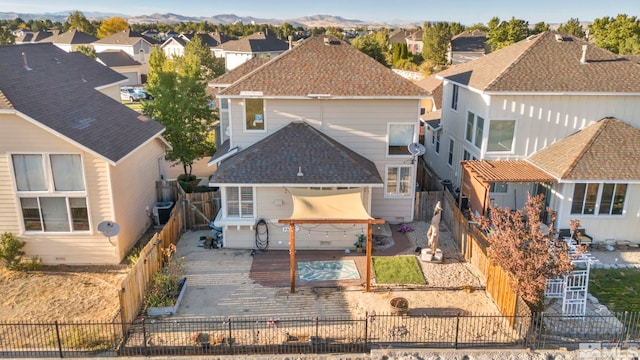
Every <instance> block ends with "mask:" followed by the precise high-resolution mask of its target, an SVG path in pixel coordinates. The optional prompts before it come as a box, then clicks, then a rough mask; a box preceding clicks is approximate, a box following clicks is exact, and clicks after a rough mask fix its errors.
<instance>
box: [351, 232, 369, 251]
mask: <svg viewBox="0 0 640 360" xmlns="http://www.w3.org/2000/svg"><path fill="white" fill-rule="evenodd" d="M366 241H367V236H366V235H365V234H358V235H356V242H355V243H353V245H354V246H355V247H356V251H357V252H362V249H363V248H364V244H365V242H366Z"/></svg>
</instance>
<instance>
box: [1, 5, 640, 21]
mask: <svg viewBox="0 0 640 360" xmlns="http://www.w3.org/2000/svg"><path fill="white" fill-rule="evenodd" d="M72 10H80V11H82V12H83V13H88V12H94V11H98V12H106V13H118V14H122V15H127V16H137V15H150V14H153V13H161V14H164V13H175V14H179V15H184V16H213V15H220V14H235V15H238V16H253V17H256V18H274V19H283V20H286V19H293V18H297V17H302V16H309V15H319V14H322V15H336V16H341V17H343V18H347V19H357V20H363V21H367V22H386V23H390V24H403V23H413V22H418V23H421V22H423V21H426V20H429V21H456V22H460V23H462V24H463V25H473V24H476V23H485V24H486V23H487V22H488V21H489V19H491V18H492V17H493V16H498V17H499V18H500V19H501V20H508V19H510V18H511V17H516V18H518V19H523V20H526V21H528V22H529V23H530V24H535V23H537V22H540V21H544V22H546V23H564V22H566V21H567V20H569V19H570V18H578V19H580V21H591V20H593V19H595V18H600V17H604V16H612V17H613V16H616V15H618V14H627V15H629V16H637V17H640V0H484V1H482V0H437V1H434V0H418V1H394V0H386V1H382V0H370V1H362V0H321V1H313V0H298V1H289V0H282V1H281V0H271V1H269V0H226V1H220V0H218V1H213V0H188V1H176V0H134V1H130V0H129V1H119V0H106V1H105V0H83V1H68V0H21V1H17V0H11V1H2V0H0V12H19V13H45V12H61V11H62V12H65V11H72Z"/></svg>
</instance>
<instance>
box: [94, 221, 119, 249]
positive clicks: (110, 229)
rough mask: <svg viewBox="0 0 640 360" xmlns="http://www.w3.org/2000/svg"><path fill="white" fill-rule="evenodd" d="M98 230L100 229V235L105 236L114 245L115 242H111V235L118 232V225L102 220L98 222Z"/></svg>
mask: <svg viewBox="0 0 640 360" xmlns="http://www.w3.org/2000/svg"><path fill="white" fill-rule="evenodd" d="M98 231H100V232H101V233H102V235H104V236H106V237H107V239H108V240H109V243H110V244H111V245H113V246H115V244H114V243H112V242H111V237H112V236H116V235H118V234H119V233H120V225H118V224H116V223H114V222H113V221H103V222H101V223H100V224H98Z"/></svg>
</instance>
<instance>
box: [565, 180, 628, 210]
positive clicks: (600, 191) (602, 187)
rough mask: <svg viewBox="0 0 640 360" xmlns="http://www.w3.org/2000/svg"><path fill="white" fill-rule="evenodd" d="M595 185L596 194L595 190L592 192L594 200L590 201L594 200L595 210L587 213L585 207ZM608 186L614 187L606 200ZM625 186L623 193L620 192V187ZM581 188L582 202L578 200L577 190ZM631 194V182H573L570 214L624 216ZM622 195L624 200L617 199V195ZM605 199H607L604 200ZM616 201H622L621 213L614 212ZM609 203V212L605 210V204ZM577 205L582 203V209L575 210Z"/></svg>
mask: <svg viewBox="0 0 640 360" xmlns="http://www.w3.org/2000/svg"><path fill="white" fill-rule="evenodd" d="M593 187H595V188H596V189H595V195H594V194H593V190H592V192H591V194H592V198H593V201H589V203H591V202H593V212H587V213H585V208H586V207H587V197H588V196H589V190H590V189H593ZM608 187H612V189H611V190H612V191H611V194H610V195H609V199H608V200H605V199H603V197H604V196H605V192H606V189H607V188H608ZM622 187H623V190H622V194H620V193H619V189H620V188H622ZM580 188H582V190H580V192H581V193H582V194H581V197H582V200H581V201H580V203H577V202H576V195H577V194H576V191H577V190H578V189H580ZM628 194H629V184H628V183H621V182H620V183H606V182H600V183H593V182H592V183H579V182H578V183H574V184H573V193H572V196H571V204H570V206H569V214H570V215H580V216H587V217H596V216H599V217H606V216H612V217H619V216H624V215H625V214H626V206H627V203H628V202H627V198H628ZM620 196H622V201H620V200H616V197H620ZM603 200H605V201H603ZM616 202H618V203H621V204H622V206H621V207H618V208H619V209H620V210H619V211H620V212H619V213H613V211H614V209H616ZM607 203H608V210H607V212H603V208H604V205H605V204H607ZM577 205H580V206H581V207H580V211H579V212H578V211H575V210H574V209H575V208H576V206H577Z"/></svg>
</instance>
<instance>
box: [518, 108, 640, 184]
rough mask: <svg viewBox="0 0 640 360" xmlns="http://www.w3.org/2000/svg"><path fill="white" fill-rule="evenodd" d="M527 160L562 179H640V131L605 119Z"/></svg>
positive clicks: (623, 123) (611, 119) (622, 123)
mask: <svg viewBox="0 0 640 360" xmlns="http://www.w3.org/2000/svg"><path fill="white" fill-rule="evenodd" d="M527 160H528V161H529V162H531V163H532V164H534V165H536V166H538V167H539V168H541V169H543V170H544V171H546V172H548V173H550V174H552V175H554V176H555V177H557V178H559V179H562V180H576V181H589V180H591V181H603V180H604V181H606V180H612V181H614V180H618V181H624V180H640V166H638V164H640V130H639V129H636V128H635V127H633V126H631V125H629V124H627V123H625V122H623V121H620V120H618V119H615V118H605V119H602V120H600V121H598V122H597V123H594V124H591V125H589V126H587V127H586V128H584V129H582V130H580V131H578V132H576V133H575V134H573V135H570V136H568V137H566V138H564V139H562V140H559V141H557V142H555V143H553V144H551V145H549V146H547V147H546V148H544V149H542V150H540V151H538V152H536V153H534V154H532V155H531V156H529V158H528V159H527Z"/></svg>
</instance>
